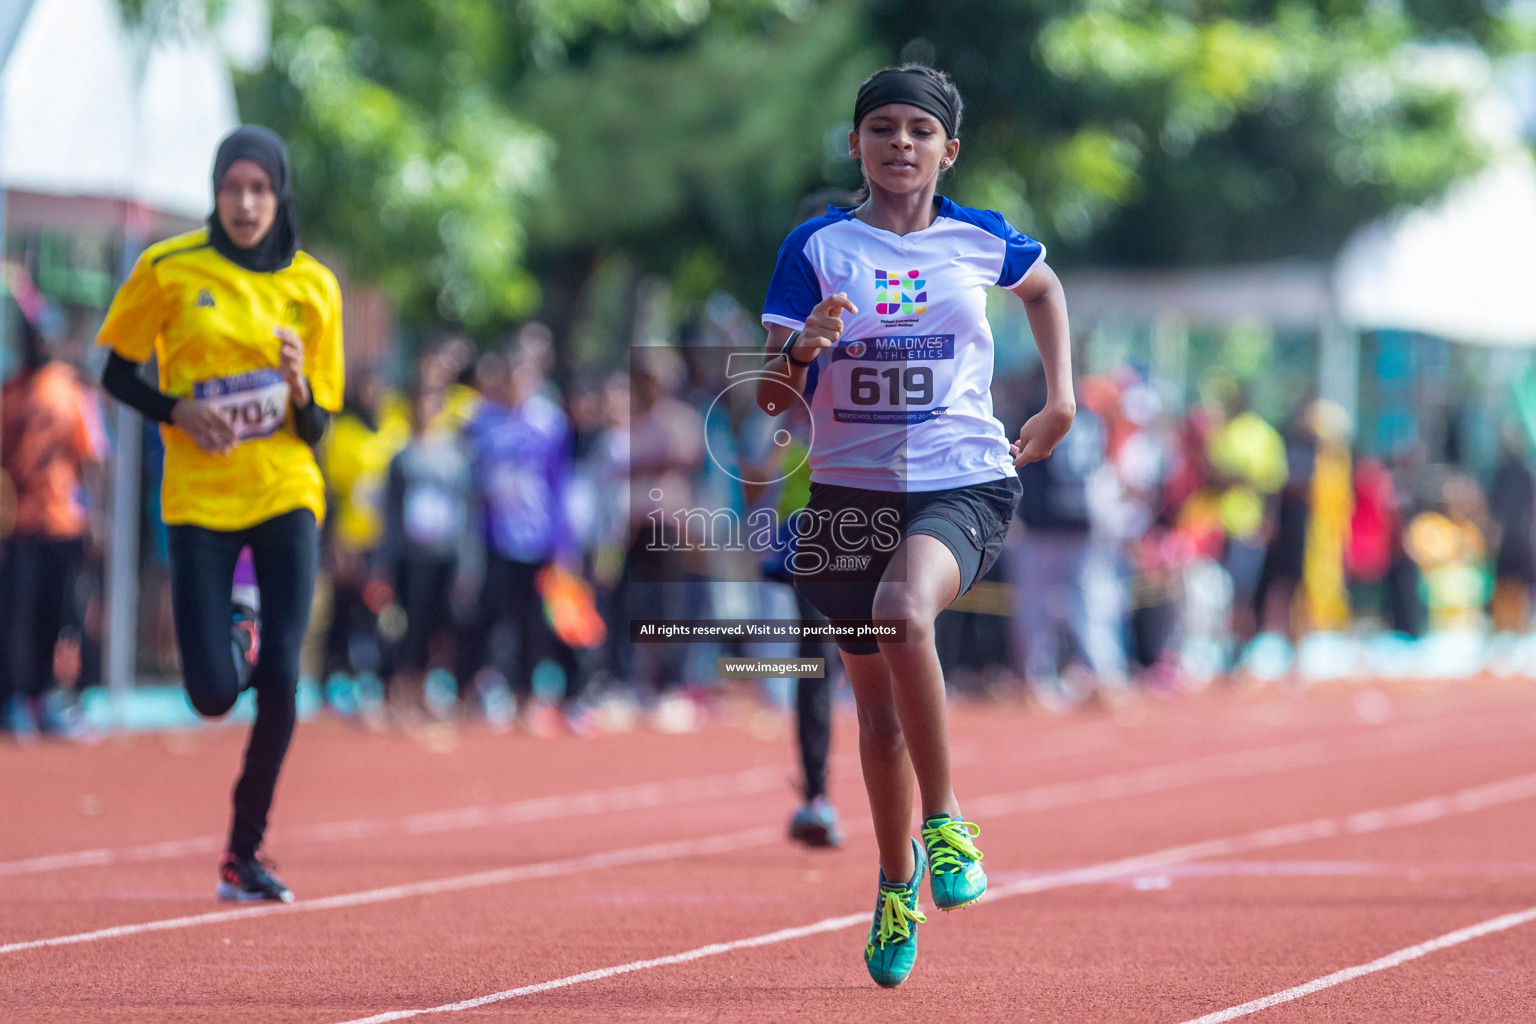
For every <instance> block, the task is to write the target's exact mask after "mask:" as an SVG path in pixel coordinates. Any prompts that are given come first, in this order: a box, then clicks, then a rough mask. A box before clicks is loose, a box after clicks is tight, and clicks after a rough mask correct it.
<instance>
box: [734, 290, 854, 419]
mask: <svg viewBox="0 0 1536 1024" xmlns="http://www.w3.org/2000/svg"><path fill="white" fill-rule="evenodd" d="M844 310H847V311H848V312H850V313H857V312H858V311H859V310H858V307H856V306H855V305H854V304H853V303H852V301H850V300H849V298H848V296H847V295H844V294H843V293H842V292H838V293H837V294H835V295H828V296H827V297H826V298H824V299H822V300H821V301H820V302H818V303H817V304H816V308H815V309H813V310H811V315H810V316H808V317H806V318H805V329H804V330H803V331H801V332H800V337H799V339H797V340H796V342H795V347H794V348H793V349H792V350H791V352H792V354H793V355H794V357H795V359H798V360H800V362H801V363H806V362H808V361H809V360H811V359H814V358H815V357H816V356H817V355H819V354H820V352H821V350H822V349H824V348H831V347H832V346H833V345H836V344H837V339H838V336H839V335H841V334H842V333H843V311H844ZM792 333H794V332H793V330H792V329H791V328H788V327H785V326H784V325H782V324H769V325H768V345H767V347H766V348H765V349H764V352H765V353H766V355H767V357H768V358H767V361H766V362H765V364H764V368H765V369H767V370H768V371H769V373H770V374H773V376H765V377H759V378H758V381H757V405H758V408H760V409H762V410H763V411H764V412H766V413H768V414H769V415H771V416H777V415H778V414H779V413H781V412H783V411H784V410H786V409H788V408H789V407H790V399H791V396H790V395H788V394H786V393H785V392H786V389H787V390H790V391H793V392H794V394H796V395H803V394H804V393H805V376H806V371H807V370H808V369H809V368H810V367H809V366H804V365H797V364H796V363H795V362H794V360H790V359H786V358H785V357H784V356H783V355H782V354H780V350H781V349H782V348H783V347H784V343H785V342H786V341H788V340H789V336H790V335H791V334H792ZM786 370H788V373H789V377H788V379H787V380H786V379H784V378H783V377H782V376H781V375H782V374H783V373H784V372H785V371H786Z"/></svg>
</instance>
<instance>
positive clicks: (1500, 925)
mask: <svg viewBox="0 0 1536 1024" xmlns="http://www.w3.org/2000/svg"><path fill="white" fill-rule="evenodd" d="M1531 921H1536V907H1531V908H1530V909H1529V910H1521V911H1519V912H1517V913H1513V914H1504V915H1502V916H1500V917H1495V918H1492V919H1491V920H1488V921H1484V922H1482V923H1481V924H1474V925H1470V926H1468V927H1466V928H1458V929H1457V930H1456V931H1454V932H1446V933H1445V934H1444V935H1441V936H1440V937H1439V938H1434V939H1430V940H1429V941H1428V942H1421V943H1419V944H1418V945H1416V946H1409V947H1407V948H1406V949H1400V950H1398V951H1397V952H1396V953H1388V954H1387V955H1386V956H1384V957H1380V958H1378V959H1376V960H1372V961H1371V962H1370V963H1368V964H1359V965H1357V966H1355V967H1346V968H1345V969H1344V970H1342V971H1335V972H1333V973H1332V974H1329V975H1326V976H1324V977H1321V978H1318V979H1317V980H1315V981H1309V982H1307V983H1306V984H1305V985H1297V986H1296V987H1295V988H1288V989H1286V990H1285V991H1283V992H1276V993H1274V994H1273V995H1267V996H1264V997H1263V998H1261V999H1254V1000H1252V1001H1251V1002H1246V1003H1243V1004H1242V1005H1241V1006H1233V1007H1230V1008H1229V1009H1226V1010H1218V1011H1216V1012H1215V1013H1208V1014H1206V1015H1205V1016H1204V1017H1196V1018H1194V1019H1193V1020H1187V1021H1185V1022H1184V1024H1221V1022H1222V1021H1228V1020H1235V1019H1236V1018H1238V1017H1246V1016H1248V1015H1249V1014H1252V1013H1258V1012H1259V1011H1260V1010H1267V1009H1269V1008H1270V1007H1271V1006H1279V1005H1280V1004H1281V1003H1288V1002H1290V1001H1291V1000H1293V999H1300V998H1301V997H1302V996H1309V995H1311V994H1312V993H1314V992H1321V991H1322V990H1323V989H1325V988H1332V987H1333V986H1335V985H1342V984H1343V983H1344V982H1346V981H1354V980H1355V979H1356V978H1360V977H1364V976H1365V975H1367V974H1375V973H1376V972H1377V971H1385V970H1390V969H1391V968H1393V967H1397V966H1399V965H1401V964H1405V963H1407V962H1408V961H1410V960H1417V959H1419V958H1420V957H1423V956H1428V955H1429V954H1431V953H1436V952H1439V951H1440V950H1442V949H1449V948H1450V947H1452V946H1459V945H1461V944H1462V943H1463V942H1471V941H1472V940H1473V939H1479V938H1482V937H1483V936H1484V935H1492V934H1493V933H1494V932H1502V931H1507V930H1508V929H1510V928H1518V927H1519V926H1520V925H1522V924H1529V923H1530V922H1531Z"/></svg>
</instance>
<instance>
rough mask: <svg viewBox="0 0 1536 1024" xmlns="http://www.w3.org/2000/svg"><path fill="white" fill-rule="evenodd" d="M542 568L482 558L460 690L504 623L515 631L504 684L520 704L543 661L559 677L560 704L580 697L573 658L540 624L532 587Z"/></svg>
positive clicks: (482, 663)
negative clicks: (481, 575) (562, 683)
mask: <svg viewBox="0 0 1536 1024" xmlns="http://www.w3.org/2000/svg"><path fill="white" fill-rule="evenodd" d="M542 568H544V565H543V563H539V562H516V561H513V560H512V559H510V558H503V557H502V556H501V555H498V554H497V553H496V552H494V551H491V552H487V554H486V564H485V580H484V582H483V584H482V585H481V589H480V602H479V606H478V607H477V608H476V610H475V620H474V622H472V623H470V626H469V628H468V630H466V631H465V634H464V636H463V637H462V638H461V639H462V646H461V647H460V648H459V685H460V687H464V688H467V687H468V686H469V685H470V682H471V681H472V680H473V679H474V677H475V673H477V672H479V671H480V670H481V669H482V668H485V667H486V666H487V665H488V664H490V662H491V651H490V638H491V631H492V630H494V629H495V628H496V626H497V624H499V623H506V624H508V625H510V626H511V627H512V628H513V629H514V630H516V631H517V660H516V661H515V662H514V663H513V665H512V666H511V675H510V677H509V678H508V680H507V682H508V683H509V684H510V686H511V688H512V692H513V694H515V695H516V696H517V699H518V700H519V701H520V702H521V701H526V700H527V699H528V698H529V696H530V695H531V694H532V693H533V670H534V668H535V666H537V665H538V663H539V662H540V661H542V660H543V659H544V658H546V657H549V658H554V659H555V663H556V664H558V665H559V666H560V670H561V671H562V672H564V673H565V697H564V698H563V703H565V704H567V705H569V704H572V703H574V702H575V701H576V700H577V699H578V698H579V697H580V696H581V691H582V688H583V686H584V684H585V683H586V680H585V679H584V678H582V676H581V675H580V674H579V672H578V671H577V667H576V656H575V653H574V652H573V651H572V650H571V649H570V648H569V647H567V646H566V645H565V644H564V643H562V642H561V641H560V638H559V637H557V636H556V635H555V632H554V630H552V629H551V628H550V626H549V623H548V622H546V621H545V620H544V599H543V598H542V597H540V596H539V589H538V586H537V584H536V583H535V579H536V578H537V576H538V574H539V570H540V569H542ZM466 692H467V691H466Z"/></svg>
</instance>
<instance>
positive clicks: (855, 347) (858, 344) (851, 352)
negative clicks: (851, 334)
mask: <svg viewBox="0 0 1536 1024" xmlns="http://www.w3.org/2000/svg"><path fill="white" fill-rule="evenodd" d="M847 348H848V358H849V359H863V358H864V353H865V352H868V351H869V346H868V345H866V344H864V342H863V341H862V340H859V341H850V342H849V343H848V346H847Z"/></svg>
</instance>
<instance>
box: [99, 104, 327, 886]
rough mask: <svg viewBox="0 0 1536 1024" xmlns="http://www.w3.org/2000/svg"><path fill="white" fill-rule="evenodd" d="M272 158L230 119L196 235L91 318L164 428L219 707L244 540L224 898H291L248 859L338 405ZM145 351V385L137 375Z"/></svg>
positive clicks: (298, 624) (277, 145)
mask: <svg viewBox="0 0 1536 1024" xmlns="http://www.w3.org/2000/svg"><path fill="white" fill-rule="evenodd" d="M290 184H291V182H290V180H289V173H288V153H287V149H286V148H285V147H284V145H283V142H282V140H281V139H280V138H278V136H277V135H276V134H275V133H273V132H272V131H270V130H268V129H266V128H262V127H259V126H254V125H250V126H246V127H244V128H239V129H237V130H236V131H234V132H232V133H231V134H230V135H229V136H228V137H227V138H225V139H224V141H223V142H222V143H221V144H220V145H219V151H218V155H217V157H216V158H215V160H214V167H213V191H214V196H215V209H214V212H213V213H212V214H210V215H209V217H208V226H207V227H206V228H203V229H200V230H198V231H194V232H191V233H189V234H185V235H181V236H178V237H176V238H171V239H168V240H166V241H164V242H160V243H158V244H156V245H153V246H150V247H149V248H148V249H147V250H145V252H144V254H143V255H142V256H140V257H139V260H138V263H136V264H135V265H134V268H133V272H132V273H131V274H130V275H129V276H128V280H127V281H125V282H124V283H123V286H122V288H120V289H119V290H118V293H117V296H116V298H114V299H113V300H112V307H111V309H109V310H108V311H107V318H106V322H105V323H103V324H102V328H101V334H100V336H99V338H98V341H99V343H100V344H102V345H107V346H110V347H111V349H112V353H111V355H110V356H109V357H108V360H107V368H106V371H105V373H104V375H103V377H102V383H103V385H104V386H105V387H106V390H107V391H108V393H110V394H111V395H112V396H113V397H115V398H117V399H118V400H119V401H121V402H124V403H125V404H127V405H129V406H131V407H133V408H134V409H137V410H138V411H139V412H140V413H142V414H143V415H145V416H147V417H149V418H151V419H153V420H156V421H158V422H159V423H161V424H162V426H161V428H160V431H161V436H162V437H163V438H164V440H165V480H164V485H163V490H162V497H161V504H162V507H163V516H164V519H165V522H166V524H167V526H168V528H169V529H168V533H169V536H170V558H171V600H172V606H173V612H174V615H175V620H176V640H177V645H178V647H179V648H180V651H181V667H182V675H183V676H184V678H185V685H186V688H187V696H188V697H189V698H191V701H192V706H193V707H194V708H196V709H197V711H198V713H199V714H202V715H206V716H208V717H216V716H219V715H222V714H224V713H225V712H227V711H228V710H229V709H230V708H231V707H232V706H233V705H234V703H235V698H236V697H238V696H239V695H240V691H241V689H242V688H243V687H242V684H241V678H240V673H239V672H238V671H237V668H236V664H235V659H234V658H232V657H231V656H230V625H231V616H232V606H231V600H230V594H231V584H232V583H233V581H234V576H235V563H236V560H237V559H238V557H239V555H240V551H241V549H242V548H244V547H246V546H249V547H250V551H251V556H252V561H253V563H254V566H255V570H256V582H257V586H258V589H259V591H260V597H261V646H260V653H259V655H258V657H257V660H256V665H255V668H254V670H253V671H252V672H251V673H250V677H249V679H248V680H247V681H246V685H248V686H249V687H250V688H251V689H254V690H255V691H256V698H257V699H256V721H255V723H254V725H253V726H252V727H251V738H250V743H249V745H248V746H247V747H246V751H245V766H244V770H243V771H242V772H241V775H240V781H239V782H238V783H237V784H236V785H235V792H234V820H233V823H232V824H231V826H230V833H229V848H228V850H227V851H226V852H225V854H224V856H223V859H222V860H221V861H220V863H219V884H218V890H217V892H218V896H219V898H220V899H223V900H282V901H284V902H288V901H291V900H292V899H293V894H292V893H291V892H289V890H288V887H287V886H285V885H284V884H283V883H282V882H281V881H279V880H278V879H277V878H276V877H275V876H274V875H273V874H272V873H271V871H269V870H268V869H267V866H266V865H265V864H264V863H263V862H262V860H261V859H260V858H258V857H257V852H256V851H257V850H258V849H259V848H260V846H261V840H262V836H263V834H264V833H265V832H266V827H267V811H268V809H269V808H270V807H271V805H272V793H273V789H274V788H275V787H276V785H277V775H278V770H279V769H280V768H281V767H282V763H283V756H284V755H285V754H286V753H287V750H288V741H289V739H290V737H291V736H292V735H293V726H294V720H295V717H296V714H295V707H294V697H295V691H296V688H297V685H298V679H299V648H300V645H301V643H302V642H303V639H304V632H305V629H306V627H307V625H308V623H309V606H310V599H311V598H312V597H313V595H314V588H315V565H316V561H317V559H318V541H317V532H318V523H319V521H320V520H321V519H322V518H323V517H324V515H325V496H324V495H325V487H324V484H323V482H322V480H321V477H320V468H319V466H318V465H317V464H316V462H315V455H314V452H313V451H312V450H311V447H310V446H311V445H313V444H315V443H316V442H317V441H319V440H320V436H321V435H322V434H323V433H324V431H325V426H326V422H327V419H328V413H329V412H334V411H336V410H337V409H338V408H340V405H341V394H342V351H341V290H340V288H339V287H338V286H337V283H336V278H335V276H334V275H332V274H331V272H330V271H329V270H327V269H326V268H325V267H323V266H321V265H320V264H319V263H318V262H317V261H316V260H315V259H314V258H313V257H311V256H309V255H308V254H307V253H304V252H301V251H299V225H298V217H297V215H296V213H295V211H294V205H293V199H292V196H291V195H290V191H289V188H290ZM150 356H155V357H156V358H157V360H158V363H159V372H160V381H159V385H160V386H159V387H158V388H155V387H152V386H150V385H149V384H147V383H145V382H144V381H143V380H141V379H140V378H139V376H138V366H139V364H140V363H143V362H145V361H147V360H148V359H149V358H150Z"/></svg>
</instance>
